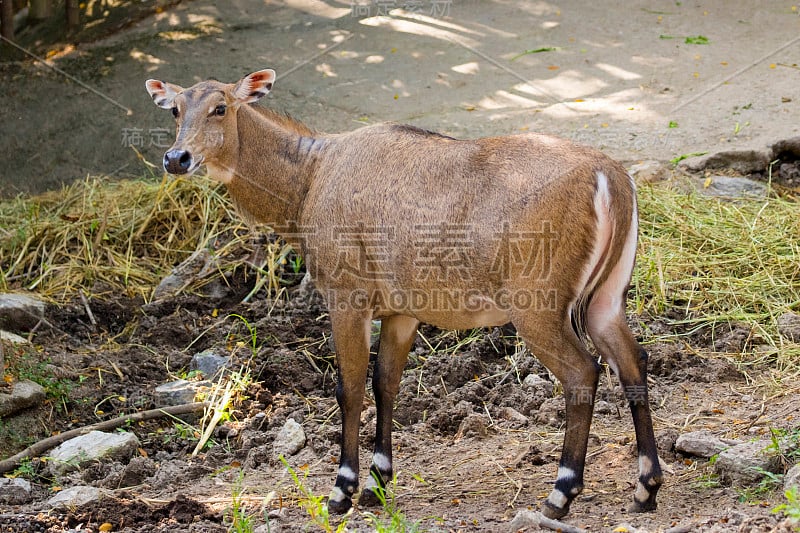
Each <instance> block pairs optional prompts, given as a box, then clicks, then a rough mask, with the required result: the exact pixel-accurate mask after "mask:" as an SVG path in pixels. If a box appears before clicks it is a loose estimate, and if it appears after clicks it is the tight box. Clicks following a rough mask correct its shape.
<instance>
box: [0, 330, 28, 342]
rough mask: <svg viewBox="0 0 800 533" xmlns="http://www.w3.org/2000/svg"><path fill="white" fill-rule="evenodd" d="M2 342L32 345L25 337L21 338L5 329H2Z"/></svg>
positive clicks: (0, 331)
mask: <svg viewBox="0 0 800 533" xmlns="http://www.w3.org/2000/svg"><path fill="white" fill-rule="evenodd" d="M0 341H6V342H10V343H11V344H30V342H28V339H26V338H25V337H20V336H19V335H17V334H16V333H11V332H10V331H6V330H4V329H0Z"/></svg>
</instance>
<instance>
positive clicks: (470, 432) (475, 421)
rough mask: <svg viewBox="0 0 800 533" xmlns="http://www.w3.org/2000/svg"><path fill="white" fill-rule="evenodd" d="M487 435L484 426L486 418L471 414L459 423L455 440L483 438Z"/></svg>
mask: <svg viewBox="0 0 800 533" xmlns="http://www.w3.org/2000/svg"><path fill="white" fill-rule="evenodd" d="M488 434H489V431H488V429H487V425H486V416H484V415H479V414H478V413H471V414H469V415H467V416H466V418H464V420H462V421H461V425H459V426H458V431H457V432H456V440H458V439H461V438H464V437H479V438H483V437H485V436H487V435H488Z"/></svg>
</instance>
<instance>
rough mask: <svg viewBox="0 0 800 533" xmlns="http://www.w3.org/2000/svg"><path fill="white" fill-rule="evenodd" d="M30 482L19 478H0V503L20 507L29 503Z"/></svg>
mask: <svg viewBox="0 0 800 533" xmlns="http://www.w3.org/2000/svg"><path fill="white" fill-rule="evenodd" d="M31 499H32V498H31V482H30V481H28V480H27V479H23V478H21V477H15V478H11V479H9V478H5V477H0V503H2V504H5V505H22V504H25V503H29V502H30V501H31Z"/></svg>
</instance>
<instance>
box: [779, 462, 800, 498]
mask: <svg viewBox="0 0 800 533" xmlns="http://www.w3.org/2000/svg"><path fill="white" fill-rule="evenodd" d="M791 487H795V488H797V490H798V491H800V463H799V464H796V465H794V466H793V467H791V468H790V469H789V471H788V472H786V475H785V476H783V489H784V490H789V489H790V488H791Z"/></svg>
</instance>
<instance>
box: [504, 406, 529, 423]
mask: <svg viewBox="0 0 800 533" xmlns="http://www.w3.org/2000/svg"><path fill="white" fill-rule="evenodd" d="M500 416H501V417H503V419H505V420H508V421H509V422H515V423H517V424H521V425H523V426H525V425H527V424H528V417H527V416H525V415H523V414H522V413H520V412H519V411H517V410H516V409H514V408H513V407H503V408H502V409H500Z"/></svg>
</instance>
